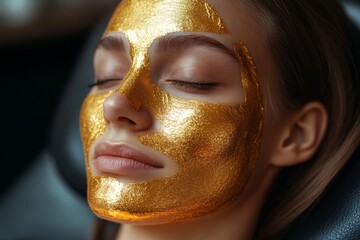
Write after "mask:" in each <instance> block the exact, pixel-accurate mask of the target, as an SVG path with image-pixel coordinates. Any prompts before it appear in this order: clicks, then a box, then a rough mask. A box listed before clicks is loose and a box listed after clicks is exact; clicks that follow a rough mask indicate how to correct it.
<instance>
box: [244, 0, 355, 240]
mask: <svg viewBox="0 0 360 240" xmlns="http://www.w3.org/2000/svg"><path fill="white" fill-rule="evenodd" d="M246 2H247V3H248V4H249V5H250V6H251V7H252V8H254V9H255V12H256V14H257V16H258V18H257V20H258V21H259V26H261V27H262V28H263V30H264V32H265V34H264V35H265V42H266V45H267V47H268V49H269V50H270V52H271V53H272V55H273V57H274V60H275V64H276V66H278V71H279V75H280V76H279V79H278V81H279V82H278V83H277V84H275V86H276V88H278V89H276V90H277V91H275V92H278V93H279V94H278V96H275V100H274V101H273V102H270V101H272V100H271V99H270V101H269V100H268V102H267V101H266V99H265V109H266V108H267V107H268V108H269V109H271V110H272V111H273V109H274V106H270V105H276V106H275V109H276V108H280V109H287V110H295V109H298V108H300V107H301V106H303V105H304V104H306V103H307V102H310V101H317V102H320V103H322V104H323V105H324V106H325V108H326V110H327V112H328V117H329V127H328V130H327V134H326V136H325V139H324V141H323V143H322V145H321V146H320V148H319V150H318V152H317V154H316V155H315V156H314V158H313V159H312V160H311V161H308V162H307V163H305V164H302V165H300V166H297V167H293V168H288V169H283V172H282V173H281V175H280V176H279V179H278V180H277V182H276V184H275V186H276V190H277V191H276V194H274V195H276V196H278V197H277V198H276V197H275V198H272V200H273V201H272V205H269V207H268V211H266V214H265V216H264V217H265V220H264V221H263V222H262V223H261V226H260V233H259V238H261V239H270V238H276V239H278V238H279V236H280V235H281V234H282V233H284V231H285V230H286V229H287V228H288V226H289V225H290V224H291V223H292V222H293V221H294V220H295V219H296V218H297V217H298V216H299V215H301V214H302V213H303V212H304V211H305V210H306V209H307V208H309V206H311V204H312V203H314V202H315V200H316V199H318V198H319V196H320V195H321V194H322V193H323V192H324V191H325V190H326V188H327V186H328V185H329V183H330V182H331V181H332V180H333V179H334V177H335V176H336V175H337V173H338V172H339V171H340V170H341V169H342V167H343V166H344V165H345V163H346V162H347V161H348V159H349V158H350V157H351V155H352V154H353V153H354V151H355V150H356V148H357V146H358V145H359V139H360V137H359V132H360V118H359V112H360V110H359V106H360V103H359V97H356V94H358V93H359V92H360V89H359V80H360V79H359V73H358V72H357V71H358V69H357V68H358V67H357V66H358V63H356V62H355V61H356V60H355V58H354V57H353V55H352V50H353V49H351V47H354V46H355V40H353V39H354V37H353V36H351V32H352V31H353V32H355V31H354V29H351V26H352V25H351V24H350V21H349V20H348V19H347V17H346V14H345V13H344V11H343V9H342V7H341V6H340V4H339V3H338V1H336V0H315V1H314V0H247V1H246ZM260 81H261V79H260ZM271 97H272V98H273V96H271ZM265 98H266V96H265ZM280 112H281V111H280ZM273 114H274V113H273ZM289 172H291V174H289ZM290 176H293V177H290ZM284 177H286V178H287V179H286V181H281V179H283V178H284ZM283 182H286V186H285V185H284V184H283Z"/></svg>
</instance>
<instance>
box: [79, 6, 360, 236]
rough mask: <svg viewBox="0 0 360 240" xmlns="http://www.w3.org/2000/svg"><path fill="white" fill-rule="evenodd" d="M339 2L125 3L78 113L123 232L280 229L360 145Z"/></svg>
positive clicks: (90, 162) (105, 212)
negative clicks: (93, 81) (94, 78)
mask: <svg viewBox="0 0 360 240" xmlns="http://www.w3.org/2000/svg"><path fill="white" fill-rule="evenodd" d="M340 9H341V8H340V7H339V6H338V3H337V2H336V1H329V0H327V1H279V0H277V1H275V0H274V1H256V0H253V1H250V0H242V1H240V0H231V1H220V0H209V1H203V0H172V1H171V0H162V1H135V0H125V1H123V2H122V3H121V4H120V5H119V7H118V8H117V10H116V11H115V13H114V15H113V17H112V19H111V21H110V23H109V25H108V27H107V30H106V31H105V33H104V36H103V38H102V39H101V40H100V42H99V44H98V47H97V49H96V51H95V55H94V66H95V76H96V81H95V83H94V84H92V87H93V88H92V91H91V93H90V94H89V96H88V97H87V98H86V99H85V101H84V104H83V108H82V112H81V130H82V131H81V133H82V139H83V143H84V152H85V158H86V164H87V171H88V201H89V204H90V207H91V208H92V210H93V211H94V212H95V213H96V214H97V215H98V216H99V217H100V218H103V219H106V220H110V221H113V222H117V223H122V227H121V229H120V231H119V232H118V233H117V239H252V238H254V237H255V236H257V238H260V239H261V238H263V239H269V238H278V237H279V236H281V234H282V233H284V231H285V230H286V228H287V227H288V226H289V225H290V224H291V222H293V221H294V220H295V219H296V218H297V217H298V216H299V215H300V214H301V213H302V212H304V211H305V210H306V209H307V208H308V207H309V206H310V205H311V204H312V203H313V202H314V201H315V200H316V199H317V198H318V197H319V196H320V195H321V193H322V192H323V191H324V190H325V188H326V186H327V185H328V184H329V183H330V182H331V180H332V179H333V178H334V176H335V175H336V174H337V173H338V172H339V170H340V169H341V168H342V167H343V165H344V164H345V163H346V161H347V160H348V158H349V157H350V156H351V154H352V153H353V152H354V151H355V149H356V147H357V146H358V144H359V129H360V127H359V124H360V122H359V121H360V120H359V103H358V102H357V101H359V100H358V99H356V98H355V94H356V93H357V92H358V91H359V83H358V81H356V78H357V77H358V75H357V73H356V71H357V68H356V65H355V63H354V62H353V61H354V60H353V58H352V56H351V53H350V50H349V47H350V45H351V42H350V36H349V28H350V26H349V23H348V21H347V19H346V17H345V15H344V13H343V12H342V11H341V10H340ZM284 19H285V20H286V21H284ZM289 172H290V174H289ZM290 176H295V177H290ZM284 177H286V181H284V180H282V179H283V178H284ZM284 182H286V184H284ZM275 192H276V196H279V199H274V198H271V199H274V200H273V201H272V202H273V203H274V204H271V203H269V202H270V200H269V199H270V196H271V195H272V194H273V193H275ZM265 203H266V205H267V210H266V211H265V212H263V213H262V209H263V207H264V205H265ZM259 222H261V224H260V226H258V225H259ZM257 228H259V232H258V233H256V229H257Z"/></svg>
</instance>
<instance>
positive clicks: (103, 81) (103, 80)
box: [88, 79, 122, 88]
mask: <svg viewBox="0 0 360 240" xmlns="http://www.w3.org/2000/svg"><path fill="white" fill-rule="evenodd" d="M121 80H122V79H97V80H96V81H95V82H94V83H91V84H89V85H88V86H89V88H92V87H95V86H101V85H105V84H106V83H110V82H117V81H121Z"/></svg>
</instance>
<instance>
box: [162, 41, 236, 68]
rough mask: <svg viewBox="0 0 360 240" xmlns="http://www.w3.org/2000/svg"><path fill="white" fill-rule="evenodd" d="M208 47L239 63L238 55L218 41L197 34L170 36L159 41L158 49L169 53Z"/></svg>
mask: <svg viewBox="0 0 360 240" xmlns="http://www.w3.org/2000/svg"><path fill="white" fill-rule="evenodd" d="M201 46H203V47H208V48H212V49H214V50H216V51H219V52H220V53H222V54H225V55H227V56H230V57H231V58H232V59H233V60H235V61H236V62H239V61H240V60H239V57H238V55H237V53H236V52H235V51H234V50H232V49H230V48H228V47H227V46H225V45H224V44H222V43H221V42H218V41H217V40H215V39H213V38H210V37H207V36H204V35H196V34H187V35H175V34H168V35H166V36H164V37H162V38H160V39H159V42H158V48H159V50H163V51H169V50H185V49H187V48H191V47H201Z"/></svg>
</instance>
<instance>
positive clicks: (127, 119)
mask: <svg viewBox="0 0 360 240" xmlns="http://www.w3.org/2000/svg"><path fill="white" fill-rule="evenodd" d="M118 121H119V122H123V123H129V124H131V125H135V124H136V123H135V121H133V120H131V119H130V118H126V117H118Z"/></svg>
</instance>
